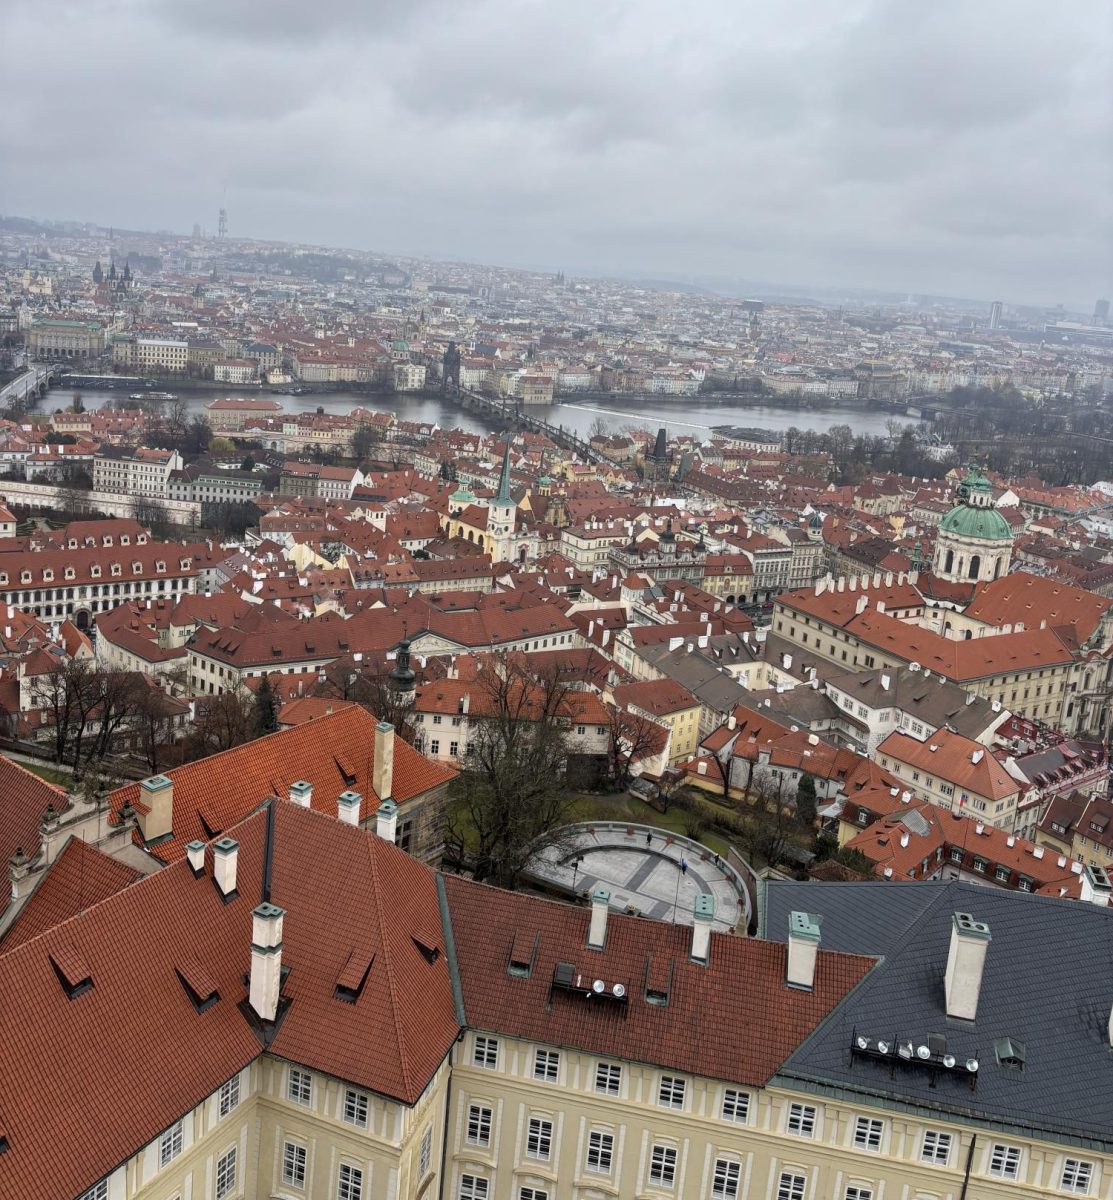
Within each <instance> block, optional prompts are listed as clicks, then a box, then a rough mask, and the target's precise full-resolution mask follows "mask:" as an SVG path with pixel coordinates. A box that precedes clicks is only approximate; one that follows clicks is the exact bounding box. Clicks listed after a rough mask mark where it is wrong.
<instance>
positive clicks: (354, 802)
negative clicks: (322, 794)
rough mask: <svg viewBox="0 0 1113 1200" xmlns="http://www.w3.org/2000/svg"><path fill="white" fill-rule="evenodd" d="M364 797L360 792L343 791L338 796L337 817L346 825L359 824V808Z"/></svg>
mask: <svg viewBox="0 0 1113 1200" xmlns="http://www.w3.org/2000/svg"><path fill="white" fill-rule="evenodd" d="M362 804H363V797H362V796H361V795H360V794H359V792H351V791H348V792H341V793H340V795H339V796H337V797H336V818H337V820H338V821H340V822H341V823H342V824H344V825H358V824H359V810H360V806H361V805H362Z"/></svg>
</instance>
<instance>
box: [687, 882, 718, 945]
mask: <svg viewBox="0 0 1113 1200" xmlns="http://www.w3.org/2000/svg"><path fill="white" fill-rule="evenodd" d="M714 916H715V897H714V896H713V895H712V894H711V893H710V892H700V894H699V895H698V896H697V897H696V905H695V908H694V909H693V910H692V958H693V959H694V960H695V961H696V962H701V963H705V962H707V960H708V959H709V958H710V957H711V922H712V920H713V919H714Z"/></svg>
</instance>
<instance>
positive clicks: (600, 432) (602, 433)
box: [587, 414, 611, 442]
mask: <svg viewBox="0 0 1113 1200" xmlns="http://www.w3.org/2000/svg"><path fill="white" fill-rule="evenodd" d="M610 432H611V430H610V426H609V425H608V424H607V419H606V417H604V416H603V415H602V414H600V415H599V416H597V417H596V418H595V420H594V421H592V422H591V427H590V428H589V429H588V431H587V440H588V441H589V442H590V441H591V439H592V438H605V437H608V436H609V435H610Z"/></svg>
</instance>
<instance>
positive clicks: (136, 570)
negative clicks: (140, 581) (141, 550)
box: [131, 562, 143, 575]
mask: <svg viewBox="0 0 1113 1200" xmlns="http://www.w3.org/2000/svg"><path fill="white" fill-rule="evenodd" d="M131 573H132V574H133V575H142V574H143V564H142V563H139V562H133V563H132V564H131Z"/></svg>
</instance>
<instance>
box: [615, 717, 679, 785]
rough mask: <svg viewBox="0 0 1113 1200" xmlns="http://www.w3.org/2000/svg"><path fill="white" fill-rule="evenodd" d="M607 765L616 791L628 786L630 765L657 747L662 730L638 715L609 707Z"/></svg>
mask: <svg viewBox="0 0 1113 1200" xmlns="http://www.w3.org/2000/svg"><path fill="white" fill-rule="evenodd" d="M609 715H610V720H609V721H608V730H607V732H608V735H609V736H608V743H609V744H608V746H607V766H608V773H609V775H610V780H611V783H612V784H613V785H614V786H615V787H616V788H625V787H629V785H630V779H631V777H632V775H633V770H632V768H633V765H634V763H636V762H637V761H638V760H639V759H642V758H645V757H646V756H647V755H649V754H650V753H651V752H652V751H653V749H654V748H655V747H657V746H659V745H660V744H661V741H662V738H663V735H664V732H665V731H664V729H663V728H662V727H661V726H660V725H658V724H657V722H656V721H653V720H651V719H650V718H649V717H644V716H642V715H641V714H639V713H634V712H630V711H629V710H627V709H622V708H619V707H618V705H612V706H611V707H610V710H609Z"/></svg>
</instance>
